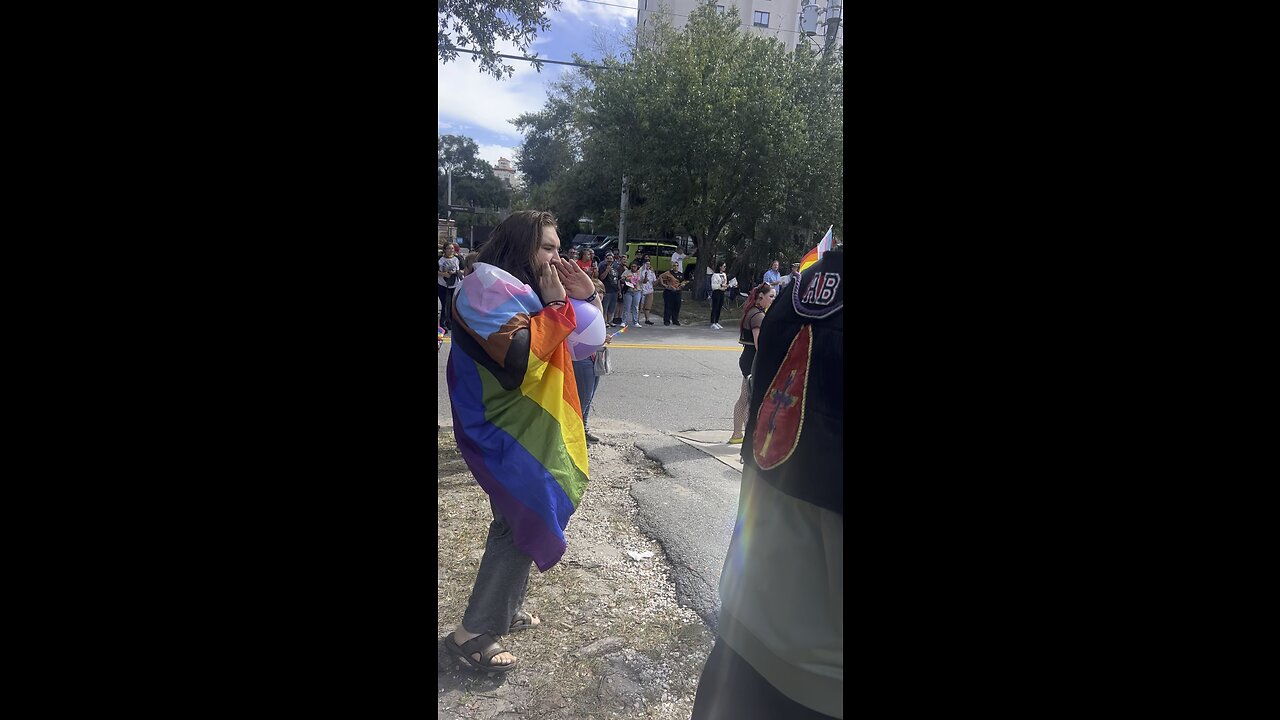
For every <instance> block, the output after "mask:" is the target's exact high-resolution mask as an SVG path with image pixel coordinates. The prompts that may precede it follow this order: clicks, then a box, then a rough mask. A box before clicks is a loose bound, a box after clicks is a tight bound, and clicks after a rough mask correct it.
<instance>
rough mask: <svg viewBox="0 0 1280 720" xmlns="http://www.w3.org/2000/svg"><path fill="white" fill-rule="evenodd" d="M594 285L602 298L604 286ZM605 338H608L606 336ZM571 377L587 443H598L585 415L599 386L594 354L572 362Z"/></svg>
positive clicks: (597, 281)
mask: <svg viewBox="0 0 1280 720" xmlns="http://www.w3.org/2000/svg"><path fill="white" fill-rule="evenodd" d="M595 285H596V294H597V295H600V296H601V297H603V296H604V284H603V283H601V282H600V281H599V280H596V281H595ZM606 317H608V316H606ZM605 337H606V338H608V335H606V336H605ZM573 377H574V379H575V380H577V381H578V404H579V405H581V406H582V429H583V431H584V432H586V434H587V442H589V443H598V442H600V438H598V437H596V436H595V435H592V434H591V425H590V424H589V423H588V422H587V415H588V413H590V412H591V399H592V398H594V397H595V396H596V388H597V387H599V386H600V376H598V375H596V354H595V353H591V354H590V355H588V356H587V357H585V358H583V359H581V360H574V361H573Z"/></svg>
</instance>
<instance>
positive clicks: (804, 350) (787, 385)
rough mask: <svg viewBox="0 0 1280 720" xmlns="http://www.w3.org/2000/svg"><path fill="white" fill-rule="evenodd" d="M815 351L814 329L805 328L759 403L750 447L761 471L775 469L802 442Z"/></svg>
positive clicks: (789, 350)
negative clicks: (810, 372) (811, 363)
mask: <svg viewBox="0 0 1280 720" xmlns="http://www.w3.org/2000/svg"><path fill="white" fill-rule="evenodd" d="M812 348H813V329H812V327H811V326H809V325H805V326H804V327H802V328H800V332H798V333H796V336H795V337H794V338H792V340H791V347H790V348H788V349H787V356H786V357H785V358H783V361H782V366H781V367H779V368H778V373H777V374H776V375H774V376H773V382H771V383H769V389H768V390H767V391H766V392H765V394H764V400H763V401H762V402H761V403H760V410H759V412H758V413H757V414H756V428H755V432H754V433H753V434H752V436H751V445H752V453H753V454H754V455H755V460H756V465H759V466H760V469H761V470H772V469H773V468H776V467H778V466H779V465H781V464H782V463H784V462H786V461H787V458H789V457H791V453H793V452H795V449H796V445H797V444H799V442H800V430H801V428H802V427H803V426H804V399H805V393H806V392H807V391H808V388H809V358H810V357H812V355H813V352H812Z"/></svg>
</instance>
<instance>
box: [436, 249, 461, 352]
mask: <svg viewBox="0 0 1280 720" xmlns="http://www.w3.org/2000/svg"><path fill="white" fill-rule="evenodd" d="M457 249H458V246H457V245H454V244H453V243H451V242H447V243H445V244H444V257H442V258H440V270H439V271H438V272H437V273H436V275H437V276H438V277H437V278H436V282H437V283H438V284H437V285H436V294H437V296H438V297H439V298H440V327H442V328H444V334H445V335H448V334H449V331H450V330H452V329H453V327H452V325H453V286H454V285H455V284H457V282H458V270H459V269H461V268H460V264H459V262H458V255H457Z"/></svg>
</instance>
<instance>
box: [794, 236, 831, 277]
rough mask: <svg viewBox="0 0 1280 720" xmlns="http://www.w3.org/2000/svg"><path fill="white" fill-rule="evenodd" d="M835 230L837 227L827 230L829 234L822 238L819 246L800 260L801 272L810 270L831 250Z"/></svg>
mask: <svg viewBox="0 0 1280 720" xmlns="http://www.w3.org/2000/svg"><path fill="white" fill-rule="evenodd" d="M819 227H821V226H819ZM834 228H835V225H832V226H831V227H829V228H827V234H826V235H823V236H822V242H820V243H818V246H817V247H815V248H814V249H812V250H810V251H809V252H807V253H805V254H804V257H803V258H801V259H800V272H804V271H805V270H808V269H809V266H810V265H812V264H814V263H816V262H818V258H820V257H822V253H824V252H826V251H828V250H830V249H831V231H832V230H833V229H834Z"/></svg>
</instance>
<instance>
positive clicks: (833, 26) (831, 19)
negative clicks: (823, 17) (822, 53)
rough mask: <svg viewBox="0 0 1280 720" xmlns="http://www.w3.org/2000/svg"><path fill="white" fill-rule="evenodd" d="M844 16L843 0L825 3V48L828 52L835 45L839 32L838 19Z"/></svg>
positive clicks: (831, 0)
mask: <svg viewBox="0 0 1280 720" xmlns="http://www.w3.org/2000/svg"><path fill="white" fill-rule="evenodd" d="M843 15H844V3H843V0H828V2H827V47H826V50H827V51H830V50H831V48H833V47H835V45H836V35H837V34H838V33H839V32H840V18H841V16H843Z"/></svg>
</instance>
